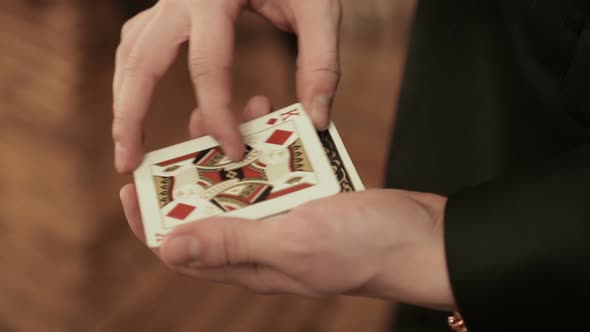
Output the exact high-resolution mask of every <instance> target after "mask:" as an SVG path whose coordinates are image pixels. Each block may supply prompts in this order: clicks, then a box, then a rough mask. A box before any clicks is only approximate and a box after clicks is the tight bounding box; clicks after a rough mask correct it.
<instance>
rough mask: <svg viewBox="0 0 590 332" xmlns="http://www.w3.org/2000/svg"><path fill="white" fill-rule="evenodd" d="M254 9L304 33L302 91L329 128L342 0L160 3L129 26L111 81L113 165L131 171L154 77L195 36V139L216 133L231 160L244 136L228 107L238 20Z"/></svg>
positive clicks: (320, 124) (301, 38) (300, 62)
mask: <svg viewBox="0 0 590 332" xmlns="http://www.w3.org/2000/svg"><path fill="white" fill-rule="evenodd" d="M243 10H252V11H254V12H256V13H258V14H260V15H262V16H263V17H265V18H266V19H268V20H269V21H270V22H272V23H273V24H274V25H275V26H276V27H278V28H280V29H282V30H285V31H292V32H294V33H296V34H297V35H298V38H299V49H300V54H299V59H298V69H297V92H298V98H299V100H300V101H301V102H302V103H303V104H304V106H305V108H306V109H307V110H309V111H310V115H311V117H312V119H313V121H314V123H315V125H316V127H317V128H318V129H324V128H326V127H327V126H328V117H329V114H328V113H329V108H330V106H331V101H332V98H333V96H334V94H335V91H336V88H337V85H338V80H339V76H340V74H339V59H338V29H339V23H340V18H341V6H340V2H339V1H338V0H249V1H248V0H215V1H212V0H160V1H159V2H158V3H157V4H156V5H155V6H154V7H153V8H151V9H148V10H146V11H144V12H142V13H140V14H139V15H137V16H136V17H134V18H133V19H131V20H130V21H129V22H128V23H126V24H125V26H124V27H123V31H122V41H121V44H120V45H119V47H118V49H117V61H116V63H117V64H116V69H115V76H114V81H113V94H114V107H113V108H114V119H113V139H114V142H115V166H116V168H117V170H118V171H119V172H121V173H128V172H131V171H133V170H134V169H135V167H137V165H138V164H139V163H140V161H141V158H142V131H143V128H142V126H143V125H142V123H143V119H144V117H145V114H146V111H147V109H148V106H149V103H150V99H151V96H152V92H153V90H154V87H155V85H156V83H157V81H158V80H159V79H160V78H161V77H162V75H163V74H164V73H165V72H166V71H167V70H168V68H169V67H170V65H171V64H172V62H173V60H174V58H175V57H176V55H177V53H178V49H179V46H180V45H181V44H182V43H183V42H185V41H186V40H190V54H189V62H190V63H189V68H190V73H191V78H192V81H193V84H194V86H195V93H196V96H197V100H198V108H197V109H195V110H194V111H193V113H192V116H191V119H190V124H189V130H190V133H191V136H193V137H195V136H199V135H202V134H204V133H207V134H210V135H212V136H213V137H215V138H216V139H217V140H218V141H219V142H220V143H221V146H222V147H223V149H224V150H225V152H226V154H227V155H228V156H229V157H231V158H232V159H235V160H237V159H239V158H240V157H242V153H243V148H242V146H243V144H242V137H241V135H240V133H239V131H238V128H237V121H236V119H234V117H233V116H232V112H231V110H230V106H229V105H230V103H231V75H232V73H231V66H232V58H233V40H234V32H233V29H234V25H235V22H236V19H237V17H238V16H239V14H240V12H241V11H243Z"/></svg>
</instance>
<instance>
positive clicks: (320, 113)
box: [311, 95, 333, 125]
mask: <svg viewBox="0 0 590 332" xmlns="http://www.w3.org/2000/svg"><path fill="white" fill-rule="evenodd" d="M332 99H333V98H332V96H326V95H319V96H315V97H313V99H312V101H311V116H312V118H313V119H314V120H316V121H322V122H324V120H325V119H328V115H329V114H328V113H329V112H330V107H331V106H332ZM314 122H315V121H314ZM322 125H325V124H324V123H322Z"/></svg>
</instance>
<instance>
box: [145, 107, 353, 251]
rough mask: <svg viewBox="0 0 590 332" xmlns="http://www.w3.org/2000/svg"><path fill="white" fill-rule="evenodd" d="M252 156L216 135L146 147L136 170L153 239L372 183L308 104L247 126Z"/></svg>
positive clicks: (150, 240)
mask: <svg viewBox="0 0 590 332" xmlns="http://www.w3.org/2000/svg"><path fill="white" fill-rule="evenodd" d="M240 130H241V132H242V135H243V136H244V141H245V150H246V151H245V157H244V159H243V160H242V161H239V162H234V161H232V160H230V159H229V158H227V157H226V156H225V155H224V154H223V151H222V150H221V148H220V147H219V144H218V143H217V141H216V140H215V139H213V138H212V137H210V136H205V137H201V138H197V139H194V140H191V141H187V142H184V143H181V144H177V145H174V146H171V147H167V148H164V149H161V150H157V151H154V152H151V153H148V154H146V156H145V158H144V160H143V163H142V164H141V166H140V167H139V168H138V169H137V170H136V171H135V173H134V178H135V184H136V187H137V193H138V196H139V203H140V208H141V215H142V218H143V223H144V229H145V235H146V240H147V243H148V245H149V246H150V247H158V246H159V245H160V243H161V242H162V240H163V238H164V236H165V235H166V234H168V233H169V232H170V231H171V230H172V229H174V227H176V226H179V225H183V224H186V223H189V222H194V221H198V220H199V219H203V218H207V217H213V216H222V215H223V216H232V217H240V218H247V219H261V218H266V217H268V216H271V215H275V214H279V213H282V212H286V211H288V210H290V209H293V208H295V207H297V206H299V205H301V204H303V203H305V202H308V201H311V200H315V199H318V198H322V197H327V196H331V195H335V194H337V193H340V192H346V191H360V190H363V189H364V186H363V184H362V182H361V180H360V178H359V176H358V174H357V172H356V170H355V168H354V166H353V164H352V161H351V160H350V157H349V156H348V153H347V152H346V149H345V148H344V145H343V143H342V140H341V139H340V136H339V135H338V132H337V130H336V127H335V126H334V124H333V123H331V124H330V128H329V130H327V131H324V132H319V133H318V132H317V131H316V130H315V128H314V126H313V124H312V122H311V120H310V119H309V118H308V116H307V114H306V112H305V111H304V109H303V108H302V106H301V105H300V104H295V105H293V106H289V107H287V108H284V109H281V110H279V111H276V112H273V113H270V114H268V115H266V116H263V117H261V118H258V119H255V120H252V121H249V122H246V123H244V124H242V125H241V126H240Z"/></svg>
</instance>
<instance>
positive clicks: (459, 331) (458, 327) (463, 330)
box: [449, 312, 467, 332]
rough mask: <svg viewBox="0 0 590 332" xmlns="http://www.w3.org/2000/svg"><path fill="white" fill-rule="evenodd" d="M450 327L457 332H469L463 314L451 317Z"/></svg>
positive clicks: (455, 313)
mask: <svg viewBox="0 0 590 332" xmlns="http://www.w3.org/2000/svg"><path fill="white" fill-rule="evenodd" d="M449 326H450V327H451V328H452V329H453V331H455V332H467V325H465V320H463V316H461V314H460V313H458V312H454V313H453V316H451V317H449Z"/></svg>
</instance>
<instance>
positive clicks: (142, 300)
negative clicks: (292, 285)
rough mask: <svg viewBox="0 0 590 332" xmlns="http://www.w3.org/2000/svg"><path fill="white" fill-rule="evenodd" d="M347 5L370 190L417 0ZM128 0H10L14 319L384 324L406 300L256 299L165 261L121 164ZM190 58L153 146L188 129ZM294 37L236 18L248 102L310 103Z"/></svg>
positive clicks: (170, 87) (72, 327)
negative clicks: (114, 114)
mask: <svg viewBox="0 0 590 332" xmlns="http://www.w3.org/2000/svg"><path fill="white" fill-rule="evenodd" d="M344 2H345V21H344V25H343V28H342V32H343V42H342V66H343V79H342V85H341V89H340V93H339V96H338V98H337V100H336V104H335V113H334V120H335V122H336V124H337V125H338V128H339V130H340V132H341V134H342V136H343V139H344V141H345V143H346V144H347V146H348V149H349V152H350V154H351V157H352V159H353V160H354V162H355V163H356V165H357V167H358V170H359V173H360V175H361V177H362V178H363V180H364V182H365V183H366V184H367V185H368V186H369V187H377V186H380V185H381V181H382V175H383V172H384V160H385V156H386V148H387V144H388V141H389V135H390V128H391V123H392V116H393V113H394V112H393V110H394V103H395V100H396V96H397V89H398V85H399V78H400V73H401V68H402V63H403V55H404V45H405V36H406V33H407V24H408V21H409V16H410V13H411V11H412V7H413V3H412V1H411V0H404V1H401V0H398V1H394V0H373V1H367V2H365V1H355V0H347V1H344ZM119 7H120V6H119V4H118V3H117V1H114V0H101V1H75V0H2V1H0V152H1V157H0V331H2V332H4V331H245V332H249V331H385V330H386V329H387V325H388V320H389V319H390V314H391V310H392V304H390V303H386V302H382V301H378V300H369V299H361V298H346V297H333V298H327V299H321V300H311V299H304V298H299V297H294V296H267V297H262V296H256V295H253V294H252V293H250V292H247V291H244V290H241V289H237V288H234V287H229V286H220V285H214V284H210V283H205V282H200V281H194V280H190V279H187V278H184V277H181V276H178V275H176V274H174V273H172V272H170V271H168V270H167V269H165V268H164V267H163V266H162V265H161V264H160V263H159V262H158V261H157V260H156V259H155V257H153V255H152V254H151V253H150V252H149V251H148V250H146V249H145V248H144V247H143V246H142V245H141V244H140V243H139V242H138V241H137V240H136V239H134V238H133V237H132V235H131V233H130V232H129V231H128V229H127V226H126V224H125V222H124V218H123V215H122V211H121V209H120V206H119V202H118V189H119V187H120V185H121V184H123V183H125V182H127V181H130V179H129V178H123V177H119V176H117V175H115V174H114V172H113V169H112V158H111V154H112V146H111V141H110V120H111V103H112V99H111V89H110V81H111V76H112V71H113V54H114V49H115V47H116V44H117V41H118V30H119V28H120V25H121V24H122V22H123V15H122V14H121V10H120V8H119ZM185 62H186V61H185V59H184V57H181V59H180V61H178V62H177V63H176V64H175V65H174V68H173V69H172V70H171V72H170V74H169V75H167V76H166V77H165V79H164V80H163V82H162V84H161V86H160V88H159V90H158V93H157V97H156V99H155V101H154V107H153V110H152V113H151V115H150V117H149V120H148V122H147V138H148V147H149V148H150V149H153V148H159V147H164V146H166V145H168V144H172V143H177V142H180V141H181V140H183V139H185V138H186V136H185V135H186V129H185V128H186V124H187V117H188V114H189V112H190V110H191V109H192V107H193V106H194V101H193V96H192V91H191V87H190V83H189V81H188V75H187V74H186V65H185ZM293 62H294V59H293V54H291V50H290V48H289V47H288V43H287V42H286V38H285V36H284V35H283V34H281V33H279V32H277V31H275V30H274V29H272V28H271V27H270V26H269V25H268V24H267V23H266V22H264V21H262V20H260V19H258V18H257V17H254V16H251V15H247V16H245V17H244V18H243V19H241V21H240V24H239V27H238V41H237V57H236V66H235V73H236V74H235V83H236V84H235V105H236V109H237V108H239V107H241V106H243V105H244V103H245V101H246V100H247V98H248V97H250V96H251V95H254V94H266V95H268V96H270V97H271V98H272V99H273V102H274V104H275V106H277V107H283V106H286V105H288V104H290V103H293V102H295V101H296V99H295V97H294V84H293V83H294V82H293V68H294V65H293Z"/></svg>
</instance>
